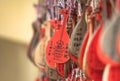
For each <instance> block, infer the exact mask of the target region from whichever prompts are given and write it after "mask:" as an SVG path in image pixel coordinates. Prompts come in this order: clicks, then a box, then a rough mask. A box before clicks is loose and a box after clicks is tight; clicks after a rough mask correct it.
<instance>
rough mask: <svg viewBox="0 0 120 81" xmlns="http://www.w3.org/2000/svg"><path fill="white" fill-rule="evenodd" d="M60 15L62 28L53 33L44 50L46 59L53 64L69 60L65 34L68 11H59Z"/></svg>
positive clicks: (67, 39)
mask: <svg viewBox="0 0 120 81" xmlns="http://www.w3.org/2000/svg"><path fill="white" fill-rule="evenodd" d="M60 14H63V15H64V19H63V22H62V27H61V28H60V29H59V30H58V31H56V32H55V33H54V35H53V37H52V38H51V39H50V41H49V43H48V45H47V48H46V58H50V59H51V60H52V61H53V62H55V63H64V62H67V61H68V60H69V59H70V57H69V51H68V42H69V36H68V33H67V32H66V23H67V19H68V16H69V9H63V10H60Z"/></svg>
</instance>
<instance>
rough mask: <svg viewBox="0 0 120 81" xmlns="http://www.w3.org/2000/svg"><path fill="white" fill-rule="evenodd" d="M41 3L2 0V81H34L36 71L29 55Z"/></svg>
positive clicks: (0, 71) (0, 79) (0, 39)
mask: <svg viewBox="0 0 120 81" xmlns="http://www.w3.org/2000/svg"><path fill="white" fill-rule="evenodd" d="M37 1H38V0H0V81H34V79H35V77H36V76H37V74H38V70H37V68H36V67H35V66H34V65H33V64H32V63H31V62H30V61H29V59H28V58H27V55H26V52H27V49H28V44H29V42H30V40H31V38H32V34H33V32H32V27H31V23H32V22H33V21H34V20H35V18H36V11H35V8H34V7H33V4H34V3H37Z"/></svg>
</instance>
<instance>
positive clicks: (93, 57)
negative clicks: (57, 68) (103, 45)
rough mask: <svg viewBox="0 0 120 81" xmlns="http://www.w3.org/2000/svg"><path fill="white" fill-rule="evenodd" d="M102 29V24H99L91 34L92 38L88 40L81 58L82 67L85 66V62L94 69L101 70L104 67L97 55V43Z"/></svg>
mask: <svg viewBox="0 0 120 81" xmlns="http://www.w3.org/2000/svg"><path fill="white" fill-rule="evenodd" d="M102 29H103V25H102V24H101V25H100V27H99V28H98V29H97V31H96V32H95V33H94V36H92V38H91V39H90V41H89V44H88V46H87V50H86V53H85V55H84V59H83V69H85V68H86V66H87V64H88V65H89V66H90V67H92V68H93V69H96V70H103V69H104V67H105V64H104V63H103V62H102V61H101V60H100V59H99V58H98V56H97V49H98V48H99V47H98V46H97V44H98V40H99V38H100V35H101V33H102Z"/></svg>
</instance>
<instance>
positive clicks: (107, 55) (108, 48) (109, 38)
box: [97, 15, 120, 65]
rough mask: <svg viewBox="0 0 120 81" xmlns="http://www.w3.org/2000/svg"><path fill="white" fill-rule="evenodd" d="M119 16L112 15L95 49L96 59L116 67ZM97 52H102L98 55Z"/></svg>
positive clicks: (117, 59)
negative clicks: (97, 47)
mask: <svg viewBox="0 0 120 81" xmlns="http://www.w3.org/2000/svg"><path fill="white" fill-rule="evenodd" d="M118 23H120V15H114V16H113V18H112V20H111V21H110V23H109V25H106V26H108V27H107V28H105V30H104V32H103V34H102V36H101V41H100V40H99V43H98V46H99V47H100V48H99V49H97V54H98V57H99V58H100V60H101V61H103V62H104V63H105V64H111V65H118V64H119V55H118V54H117V52H116V39H117V35H118V33H119V31H120V25H119V24H118ZM99 51H104V53H100V52H99Z"/></svg>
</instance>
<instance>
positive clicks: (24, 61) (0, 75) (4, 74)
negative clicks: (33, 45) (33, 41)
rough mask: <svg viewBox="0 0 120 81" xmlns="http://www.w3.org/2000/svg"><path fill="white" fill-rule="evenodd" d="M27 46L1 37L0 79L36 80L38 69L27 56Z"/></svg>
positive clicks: (9, 80) (0, 80)
mask: <svg viewBox="0 0 120 81" xmlns="http://www.w3.org/2000/svg"><path fill="white" fill-rule="evenodd" d="M27 48H28V47H27V45H23V44H18V43H14V42H10V41H7V40H3V39H0V81H35V78H36V77H37V75H38V69H37V68H36V67H35V66H34V65H33V64H32V63H31V62H30V61H29V59H28V58H27V55H26V52H27Z"/></svg>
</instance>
